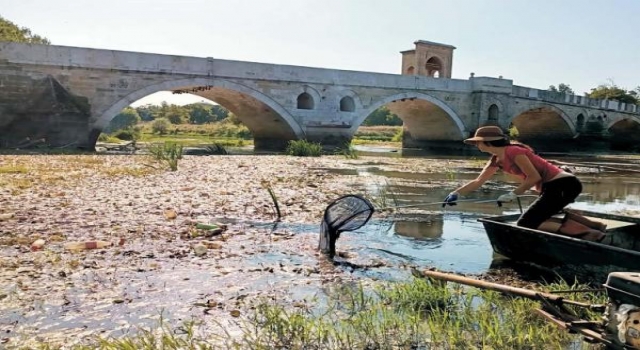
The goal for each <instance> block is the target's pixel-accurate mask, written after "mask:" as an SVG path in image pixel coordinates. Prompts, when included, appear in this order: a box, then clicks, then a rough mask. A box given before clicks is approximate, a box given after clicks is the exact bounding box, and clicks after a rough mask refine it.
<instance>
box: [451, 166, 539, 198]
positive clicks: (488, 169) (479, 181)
mask: <svg viewBox="0 0 640 350" xmlns="http://www.w3.org/2000/svg"><path fill="white" fill-rule="evenodd" d="M527 160H528V159H527ZM496 171H498V167H497V166H495V165H492V164H491V160H489V161H488V162H487V164H486V165H485V166H484V168H483V169H482V171H481V172H480V174H479V175H478V177H477V178H476V179H475V180H472V181H469V182H467V183H466V184H464V185H462V186H460V187H458V189H456V190H455V191H454V192H458V193H459V194H460V195H466V194H467V193H469V192H473V191H475V190H477V189H478V188H480V186H482V185H483V184H484V183H485V182H487V180H489V179H490V178H491V177H492V176H493V175H494V174H495V173H496Z"/></svg>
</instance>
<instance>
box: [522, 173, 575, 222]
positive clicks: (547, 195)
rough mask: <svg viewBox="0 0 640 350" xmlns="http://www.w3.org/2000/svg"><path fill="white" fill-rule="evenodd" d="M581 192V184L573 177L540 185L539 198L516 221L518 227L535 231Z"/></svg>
mask: <svg viewBox="0 0 640 350" xmlns="http://www.w3.org/2000/svg"><path fill="white" fill-rule="evenodd" d="M580 192H582V184H581V183H580V180H578V178H577V177H575V176H569V177H561V178H559V179H556V180H553V181H549V182H546V183H543V184H542V192H541V193H540V197H538V199H536V200H535V201H534V202H533V203H531V206H529V208H527V210H526V211H525V212H524V213H523V214H522V216H520V219H518V223H517V225H518V226H523V227H528V228H533V229H537V228H538V226H540V224H541V223H543V222H545V221H546V220H547V219H549V218H550V217H552V216H553V215H555V214H557V213H558V212H560V210H562V208H564V207H565V206H566V205H567V204H569V203H573V202H574V201H575V199H576V197H578V195H579V194H580Z"/></svg>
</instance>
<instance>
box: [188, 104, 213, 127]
mask: <svg viewBox="0 0 640 350" xmlns="http://www.w3.org/2000/svg"><path fill="white" fill-rule="evenodd" d="M212 107H213V106H212V105H209V104H204V103H196V104H191V105H187V106H184V108H186V109H187V113H189V123H191V124H206V123H211V122H212V121H214V117H215V116H214V115H213V113H212V111H211V109H212Z"/></svg>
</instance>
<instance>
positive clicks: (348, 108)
mask: <svg viewBox="0 0 640 350" xmlns="http://www.w3.org/2000/svg"><path fill="white" fill-rule="evenodd" d="M355 110H356V104H355V103H354V102H353V98H352V97H351V96H345V97H343V98H342V99H341V100H340V111H341V112H353V111H355Z"/></svg>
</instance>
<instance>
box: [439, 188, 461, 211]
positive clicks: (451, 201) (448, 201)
mask: <svg viewBox="0 0 640 350" xmlns="http://www.w3.org/2000/svg"><path fill="white" fill-rule="evenodd" d="M459 195H460V193H458V192H455V191H454V192H451V193H449V195H448V196H447V197H446V198H445V199H444V201H442V207H443V208H444V207H445V206H446V205H456V204H458V203H456V201H457V200H458V196H459Z"/></svg>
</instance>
